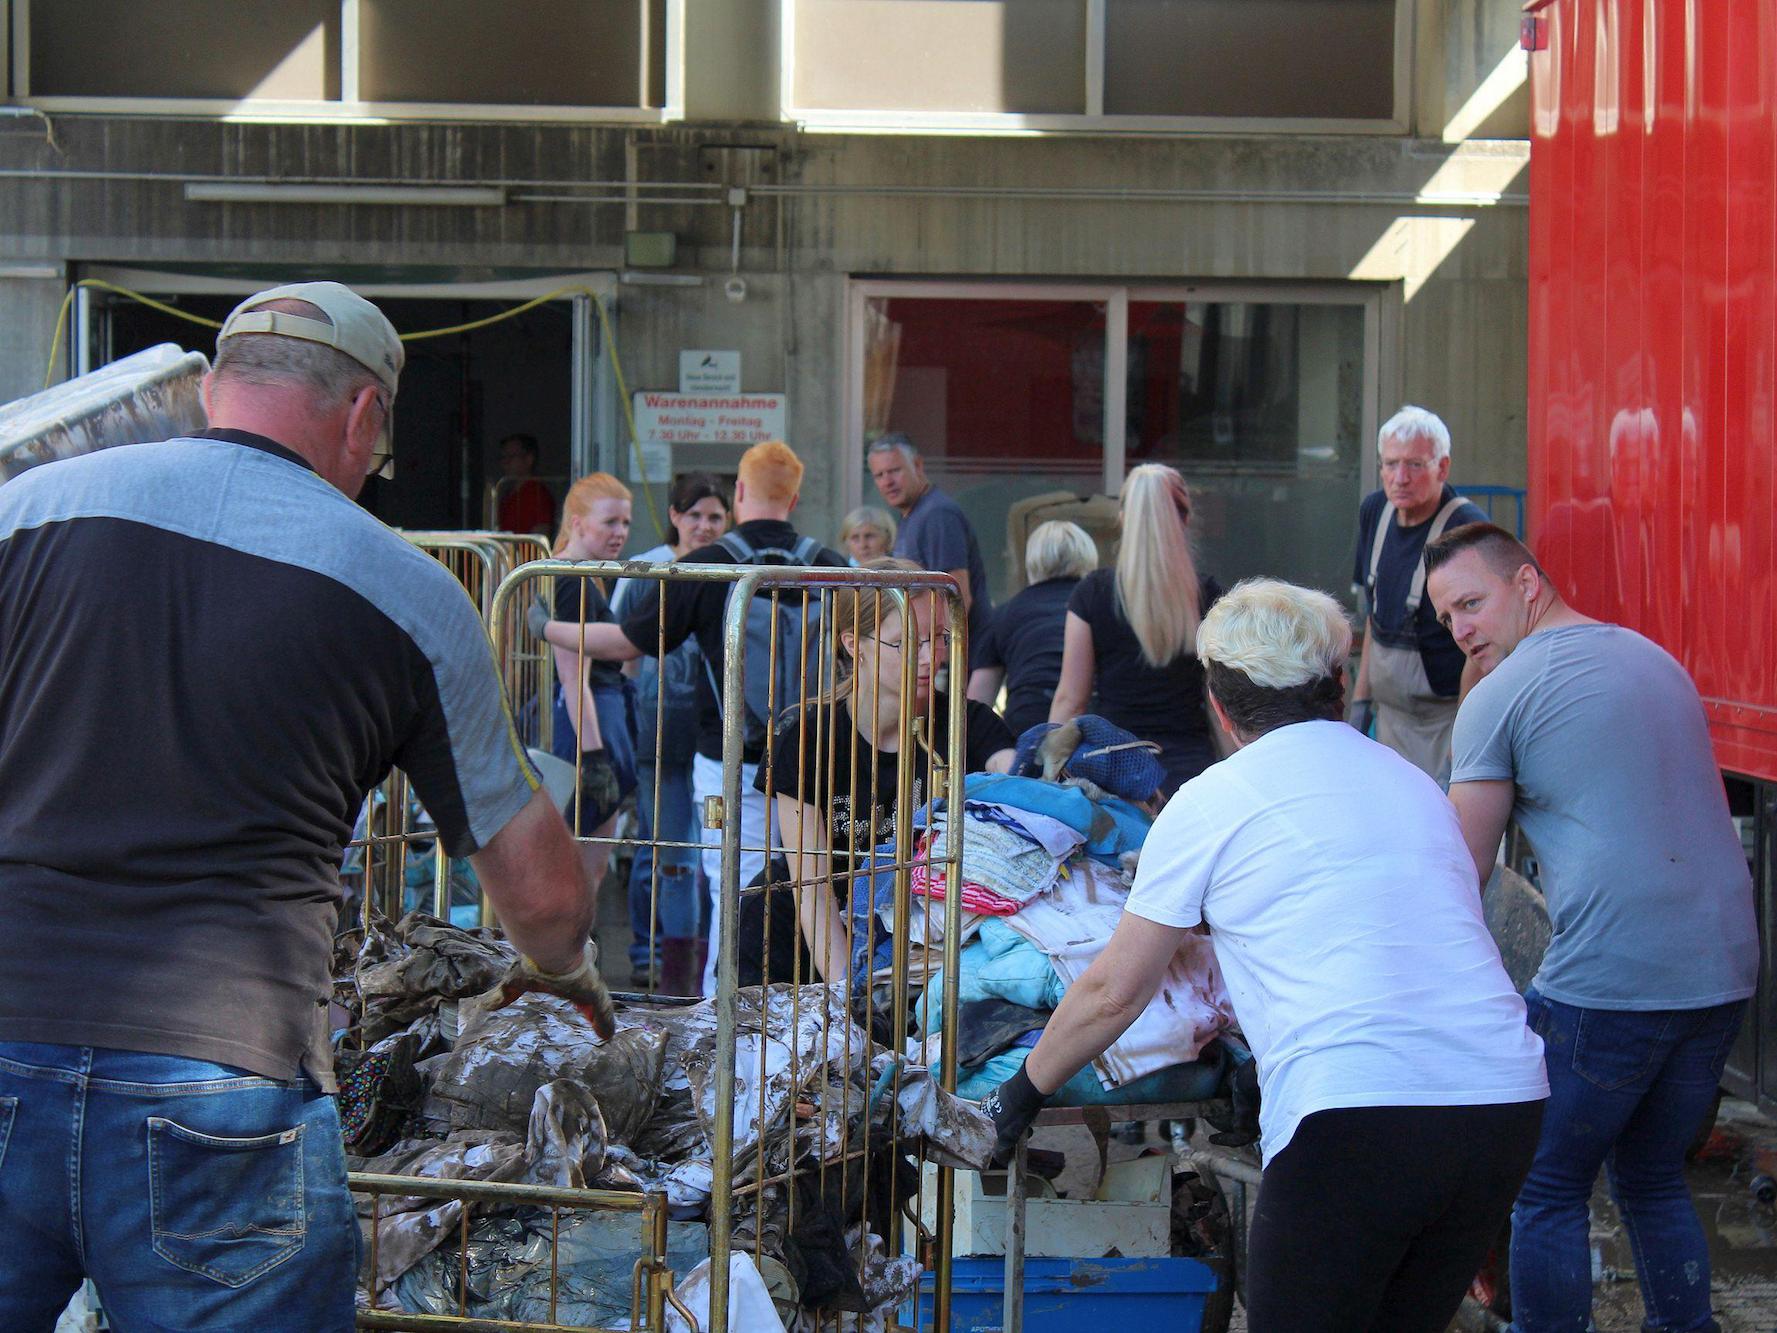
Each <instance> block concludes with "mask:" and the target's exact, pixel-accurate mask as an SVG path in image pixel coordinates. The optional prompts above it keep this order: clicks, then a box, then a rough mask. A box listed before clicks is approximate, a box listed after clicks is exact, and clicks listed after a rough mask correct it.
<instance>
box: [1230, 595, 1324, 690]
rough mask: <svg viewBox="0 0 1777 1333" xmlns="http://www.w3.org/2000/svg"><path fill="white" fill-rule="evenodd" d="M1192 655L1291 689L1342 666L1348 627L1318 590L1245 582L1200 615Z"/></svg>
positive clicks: (1261, 682)
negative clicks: (1206, 612) (1204, 613)
mask: <svg viewBox="0 0 1777 1333" xmlns="http://www.w3.org/2000/svg"><path fill="white" fill-rule="evenodd" d="M1197 655H1198V656H1199V657H1201V658H1202V659H1203V661H1204V664H1205V665H1210V664H1214V665H1216V666H1221V667H1225V668H1227V669H1228V670H1230V671H1238V672H1239V673H1240V674H1241V675H1243V676H1245V677H1246V678H1247V679H1248V680H1250V681H1251V682H1252V683H1253V684H1254V685H1259V686H1263V687H1264V688H1266V689H1272V690H1287V689H1293V688H1295V687H1296V686H1299V685H1307V684H1310V683H1311V682H1313V681H1317V680H1322V679H1325V678H1326V677H1329V676H1332V675H1335V674H1337V673H1338V672H1339V671H1341V670H1342V669H1343V668H1344V666H1345V659H1346V658H1348V657H1349V656H1351V625H1350V622H1348V621H1347V620H1346V618H1345V612H1344V610H1343V608H1341V607H1340V605H1339V603H1337V602H1335V601H1334V600H1333V599H1332V598H1331V597H1329V596H1327V595H1326V594H1325V593H1324V592H1318V591H1316V590H1315V589H1313V588H1299V587H1297V586H1296V585H1295V584H1293V583H1285V582H1283V580H1281V579H1245V580H1243V581H1242V582H1240V583H1237V584H1236V585H1235V586H1234V588H1233V589H1232V590H1231V591H1230V592H1228V593H1227V594H1225V595H1224V596H1223V597H1222V599H1221V600H1220V601H1218V602H1217V603H1216V604H1215V605H1214V606H1212V607H1211V608H1210V610H1209V614H1208V615H1206V616H1204V617H1203V623H1202V624H1201V625H1200V626H1198V628H1197Z"/></svg>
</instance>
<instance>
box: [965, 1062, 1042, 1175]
mask: <svg viewBox="0 0 1777 1333" xmlns="http://www.w3.org/2000/svg"><path fill="white" fill-rule="evenodd" d="M1047 1100H1048V1097H1047V1096H1046V1095H1045V1094H1043V1093H1040V1092H1038V1091H1037V1086H1036V1084H1034V1083H1032V1082H1031V1081H1030V1076H1029V1075H1028V1074H1026V1073H1025V1072H1024V1066H1023V1065H1019V1066H1018V1072H1017V1073H1015V1074H1013V1075H1012V1077H1011V1078H1009V1079H1007V1080H1006V1081H1005V1082H1004V1083H1002V1084H1000V1085H999V1087H997V1088H995V1089H994V1090H993V1091H992V1092H990V1093H988V1094H987V1096H985V1097H983V1098H982V1099H981V1109H982V1110H983V1111H986V1112H987V1114H988V1116H989V1118H990V1119H992V1121H993V1128H994V1135H995V1142H994V1149H993V1165H994V1166H995V1167H999V1168H1004V1167H1005V1166H1007V1165H1008V1164H1010V1162H1011V1161H1012V1156H1013V1154H1014V1153H1016V1152H1017V1151H1018V1141H1019V1140H1020V1139H1022V1138H1023V1137H1024V1136H1025V1135H1026V1134H1028V1133H1029V1132H1030V1127H1031V1125H1032V1124H1033V1123H1034V1122H1035V1121H1036V1118H1037V1113H1038V1112H1040V1111H1041V1110H1042V1109H1043V1103H1044V1102H1046V1101H1047Z"/></svg>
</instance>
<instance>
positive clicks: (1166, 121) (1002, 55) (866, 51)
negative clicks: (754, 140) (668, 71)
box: [781, 0, 1413, 133]
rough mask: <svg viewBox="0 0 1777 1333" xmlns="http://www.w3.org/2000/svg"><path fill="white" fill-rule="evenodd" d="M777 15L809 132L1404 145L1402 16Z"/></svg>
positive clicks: (1157, 0)
mask: <svg viewBox="0 0 1777 1333" xmlns="http://www.w3.org/2000/svg"><path fill="white" fill-rule="evenodd" d="M782 4H783V9H782V20H781V22H782V25H783V34H784V49H783V59H782V70H783V94H782V97H783V107H784V116H785V118H786V119H789V120H797V121H801V122H803V123H804V124H806V125H808V126H809V127H810V128H813V129H900V130H905V129H918V128H921V127H930V128H935V129H944V128H969V129H987V130H991V129H1007V130H1012V129H1039V130H1040V129H1057V130H1067V129H1117V128H1128V129H1189V128H1199V127H1200V128H1220V129H1225V128H1228V127H1229V125H1230V124H1233V125H1242V126H1251V127H1253V128H1288V129H1295V130H1312V129H1317V128H1319V129H1326V130H1329V131H1340V132H1350V131H1353V130H1372V131H1376V132H1393V133H1400V132H1404V129H1405V106H1404V104H1405V101H1406V98H1407V81H1408V65H1409V62H1408V55H1409V53H1410V51H1411V47H1412V40H1411V37H1412V28H1411V24H1412V8H1413V6H1412V4H1411V3H1410V0H782Z"/></svg>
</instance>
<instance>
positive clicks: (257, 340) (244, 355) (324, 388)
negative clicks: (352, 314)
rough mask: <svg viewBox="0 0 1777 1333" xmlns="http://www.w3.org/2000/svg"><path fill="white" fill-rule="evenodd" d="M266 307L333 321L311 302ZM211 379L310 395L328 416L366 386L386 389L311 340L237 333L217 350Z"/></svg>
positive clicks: (365, 369) (366, 372) (362, 369)
mask: <svg viewBox="0 0 1777 1333" xmlns="http://www.w3.org/2000/svg"><path fill="white" fill-rule="evenodd" d="M266 306H267V308H269V309H272V310H282V311H284V312H285V313H286V314H292V315H302V316H304V317H306V318H308V319H322V320H325V319H326V318H327V312H326V311H324V310H322V309H321V308H320V307H319V306H317V305H312V304H311V303H309V302H307V301H296V300H281V301H268V302H266ZM257 308H258V307H255V309H257ZM210 373H211V374H212V375H213V376H215V378H216V379H217V381H219V382H221V383H225V384H248V385H253V386H255V387H258V388H267V389H274V388H289V387H292V386H294V387H298V388H302V389H306V390H307V391H308V392H309V394H310V395H311V396H312V397H313V398H314V399H315V401H316V405H317V406H319V407H321V408H323V409H325V410H328V411H331V410H333V409H335V408H338V407H341V406H343V405H344V404H345V403H347V402H349V401H350V400H351V398H352V396H353V395H354V394H356V393H357V392H358V391H359V390H360V389H363V388H364V387H365V386H366V385H370V386H372V387H375V388H378V389H380V388H381V387H382V381H381V380H379V379H378V378H377V376H376V374H375V372H373V371H372V370H371V369H370V368H369V367H368V366H365V365H362V364H360V363H359V362H358V361H357V360H355V359H354V358H352V357H349V356H347V355H346V354H345V353H344V352H341V351H338V350H336V349H335V348H332V347H329V346H327V345H326V344H325V343H318V342H311V341H310V340H309V339H307V338H286V337H281V336H279V335H278V334H275V333H237V334H235V335H234V336H233V337H231V338H226V339H224V340H223V341H222V343H221V344H220V345H219V346H218V347H217V348H216V361H215V365H214V367H213V368H212V370H211V372H210Z"/></svg>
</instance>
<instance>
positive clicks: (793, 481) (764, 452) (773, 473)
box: [739, 440, 802, 504]
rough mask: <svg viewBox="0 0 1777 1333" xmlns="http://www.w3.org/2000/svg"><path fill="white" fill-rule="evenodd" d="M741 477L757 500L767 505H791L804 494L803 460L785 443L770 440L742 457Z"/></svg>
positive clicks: (755, 446)
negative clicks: (791, 502)
mask: <svg viewBox="0 0 1777 1333" xmlns="http://www.w3.org/2000/svg"><path fill="white" fill-rule="evenodd" d="M739 476H740V479H741V481H742V482H744V483H745V484H746V488H747V490H749V491H751V492H752V497H753V499H755V500H763V501H764V502H765V503H766V504H789V503H790V501H792V500H794V499H795V498H796V497H797V496H798V495H799V494H801V492H802V460H801V459H800V458H798V457H796V451H795V450H794V449H792V448H790V446H789V445H787V444H785V443H784V442H783V441H782V440H766V441H765V442H764V443H763V444H755V445H754V446H753V447H752V448H751V449H749V450H747V451H746V452H745V453H744V454H742V455H741V456H740V468H739Z"/></svg>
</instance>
